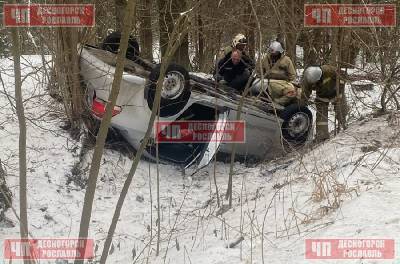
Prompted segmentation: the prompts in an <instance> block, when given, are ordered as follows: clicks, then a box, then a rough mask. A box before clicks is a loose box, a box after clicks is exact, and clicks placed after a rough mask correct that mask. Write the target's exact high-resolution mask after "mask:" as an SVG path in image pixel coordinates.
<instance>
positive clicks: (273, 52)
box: [254, 41, 297, 106]
mask: <svg viewBox="0 0 400 264" xmlns="http://www.w3.org/2000/svg"><path fill="white" fill-rule="evenodd" d="M261 65H262V68H261V69H258V71H259V73H260V72H262V73H263V77H264V79H265V80H264V85H265V86H267V87H268V92H269V94H270V96H271V99H272V100H273V101H274V102H276V103H278V104H281V105H283V106H287V105H289V104H291V103H294V102H295V101H296V100H297V97H296V96H297V89H296V87H295V86H294V85H293V83H292V82H293V81H295V79H296V70H295V68H294V65H293V62H292V60H291V59H290V58H289V57H288V56H287V55H285V50H284V49H283V47H282V44H281V43H280V42H278V41H273V42H272V43H271V44H270V45H269V48H268V55H267V56H266V57H265V58H264V59H263V60H262V61H261ZM254 86H255V89H258V90H259V91H261V81H259V82H258V83H257V84H255V85H254ZM265 86H264V87H265Z"/></svg>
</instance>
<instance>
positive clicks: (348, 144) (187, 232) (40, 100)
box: [0, 56, 400, 264]
mask: <svg viewBox="0 0 400 264" xmlns="http://www.w3.org/2000/svg"><path fill="white" fill-rule="evenodd" d="M23 61H24V64H26V66H24V69H23V73H24V75H26V74H30V76H29V77H27V79H26V80H25V82H24V84H23V91H24V98H25V99H28V98H31V99H29V100H28V101H26V102H25V106H26V114H27V117H28V118H29V121H28V148H27V152H28V217H29V228H30V232H31V234H32V236H34V237H54V238H56V237H77V235H78V229H79V220H80V216H81V209H82V205H83V198H84V190H82V189H81V188H80V187H78V186H76V185H74V183H71V182H70V181H69V179H70V177H71V175H72V171H73V170H72V169H73V167H74V165H75V163H76V162H78V160H79V153H80V149H81V143H80V141H76V140H73V139H72V138H71V137H70V136H69V135H68V133H66V132H65V131H63V130H62V129H61V128H60V125H62V118H63V114H62V106H61V105H60V104H59V103H56V102H55V101H54V100H53V99H52V98H50V97H49V96H48V95H47V90H46V89H45V79H44V78H43V75H42V74H41V72H43V70H42V69H38V67H40V66H41V58H40V57H39V56H30V57H25V60H23ZM29 65H30V66H29ZM0 67H1V68H2V70H0V72H1V76H2V78H3V80H4V82H5V86H6V87H5V90H4V89H3V88H2V85H0V88H1V89H0V146H1V152H0V159H1V160H2V162H3V164H4V166H5V168H6V170H7V173H8V176H7V181H8V185H9V186H10V188H11V190H12V192H13V194H14V204H13V205H14V208H15V209H16V211H17V212H18V210H19V209H18V206H19V205H18V121H17V118H16V115H15V113H13V109H12V107H11V105H10V102H9V101H8V99H7V96H6V95H5V92H7V94H9V96H11V100H12V96H13V93H14V92H13V89H14V87H13V70H12V61H11V60H9V59H4V60H2V61H0ZM5 69H7V70H5ZM35 69H38V70H39V74H36V73H35ZM376 89H378V88H376ZM378 92H379V90H374V91H372V92H369V95H368V98H366V99H365V100H366V102H367V103H368V104H376V100H377V96H376V94H377V93H378ZM348 95H349V97H350V101H351V100H355V99H354V98H355V97H354V96H352V94H351V92H349V94H348ZM351 102H352V103H351V105H352V107H353V108H354V105H355V104H357V105H358V104H361V101H360V100H355V101H351ZM354 109H355V108H354ZM357 109H359V110H360V109H364V110H360V111H361V113H360V114H363V115H365V114H366V113H368V111H369V110H368V109H369V108H362V107H361V106H360V107H359V108H357ZM352 121H353V123H352V124H351V125H350V127H349V128H348V130H346V131H345V132H342V133H340V134H339V135H338V136H337V137H335V138H334V139H332V140H331V141H329V142H327V143H325V144H323V145H320V146H317V147H314V148H313V149H307V150H303V151H302V152H300V153H291V154H290V155H288V156H287V157H285V158H281V159H277V160H274V161H269V162H264V163H262V164H259V165H257V166H255V167H245V166H244V165H242V164H239V163H236V164H235V176H234V179H233V186H234V190H233V208H232V209H230V210H229V211H227V212H224V213H222V211H221V210H220V209H219V207H218V204H217V195H216V188H215V185H214V166H215V179H216V183H217V184H216V185H217V186H218V192H219V194H220V196H221V197H220V199H219V202H220V203H221V205H222V204H227V201H226V200H224V199H223V197H222V196H224V194H225V191H226V186H227V181H228V173H229V165H228V164H224V163H221V162H217V163H216V164H214V165H210V166H209V167H208V168H205V169H203V170H201V171H199V172H198V173H196V174H195V175H193V176H191V177H190V176H188V175H186V176H184V175H182V173H181V172H180V170H179V169H178V168H175V167H174V166H170V165H159V173H160V199H161V221H160V224H161V251H160V255H159V256H158V257H157V256H156V241H157V223H158V221H157V210H156V205H157V202H156V173H157V167H156V164H154V163H149V162H146V161H141V162H140V164H139V167H138V169H137V172H136V174H135V177H134V181H133V184H132V185H131V188H130V191H129V195H128V196H127V198H126V201H125V204H124V208H123V210H122V213H121V216H120V221H119V223H118V226H117V230H116V232H115V236H114V240H113V246H112V252H111V253H110V254H111V255H110V256H109V258H108V263H133V262H134V260H136V262H135V263H196V264H198V263H199V264H202V263H204V264H205V263H207V264H208V263H310V261H309V260H305V257H304V254H305V252H304V239H305V238H336V237H339V238H345V237H348V238H356V237H359V238H392V239H396V238H397V237H398V236H399V235H400V225H399V224H400V216H399V214H398V211H400V203H399V201H400V177H399V176H400V139H399V131H400V114H399V113H397V114H393V115H383V116H380V117H376V118H374V117H372V116H371V115H368V116H364V117H363V118H360V116H355V117H354V118H352ZM91 153H92V152H89V153H88V154H87V155H86V161H85V162H84V163H83V164H82V170H83V172H84V173H86V174H87V171H88V168H89V164H90V162H89V160H90V156H91ZM131 163H132V161H131V160H130V159H129V158H128V157H126V156H124V155H122V154H121V153H119V152H117V151H113V150H110V149H107V150H105V152H104V156H103V161H102V164H101V170H100V175H99V181H98V186H97V191H96V197H95V203H94V208H93V214H92V221H91V227H90V237H92V238H94V239H95V241H96V244H97V245H98V250H97V256H99V254H100V253H101V250H102V244H103V242H104V240H105V237H106V233H107V230H108V226H109V224H110V220H111V217H112V214H113V211H114V208H115V204H116V201H117V199H118V195H119V192H120V191H121V188H122V185H123V183H124V180H125V179H126V175H127V173H128V171H129V168H130V166H131ZM222 207H223V206H222ZM6 216H7V217H8V218H10V219H11V220H12V221H13V222H14V224H15V227H9V226H5V225H0V237H1V238H17V237H18V236H19V227H18V221H17V218H16V216H15V215H14V214H13V211H12V210H8V212H7V214H6ZM240 237H243V241H242V243H240V244H238V245H237V246H235V247H234V248H227V246H228V245H229V244H230V243H232V242H235V241H237V240H238V239H239V238H240ZM2 242H3V241H1V242H0V244H1V245H0V246H1V248H3V245H2ZM96 248H97V247H96ZM0 252H1V253H0V260H3V252H2V250H1V251H0ZM133 255H134V256H133ZM399 258H400V256H399ZM263 260H264V261H263ZM7 262H8V261H7ZM398 262H399V263H400V259H399V260H398ZM13 263H17V262H16V261H13ZM41 263H45V262H44V261H42V262H41ZM312 263H338V262H337V261H331V262H329V261H313V262H312ZM340 263H378V262H376V261H366V260H353V261H349V260H347V261H344V262H343V261H341V262H340ZM379 263H397V262H396V260H389V261H387V262H379Z"/></svg>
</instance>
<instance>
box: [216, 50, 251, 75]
mask: <svg viewBox="0 0 400 264" xmlns="http://www.w3.org/2000/svg"><path fill="white" fill-rule="evenodd" d="M231 55H232V51H231V52H229V53H227V54H226V55H225V56H224V57H223V58H222V59H221V60H220V61H219V62H218V66H217V73H219V74H220V75H221V76H223V77H224V80H225V81H227V82H230V81H232V80H233V79H234V78H235V77H236V76H238V75H241V74H243V73H244V72H245V70H246V69H247V70H249V71H251V70H252V69H253V68H254V63H253V61H252V60H251V59H250V58H248V57H247V56H243V54H242V58H241V60H240V62H239V63H238V64H237V65H234V64H233V63H232V59H231Z"/></svg>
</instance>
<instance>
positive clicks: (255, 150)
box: [80, 46, 312, 167]
mask: <svg viewBox="0 0 400 264" xmlns="http://www.w3.org/2000/svg"><path fill="white" fill-rule="evenodd" d="M115 61H116V54H114V53H112V52H109V51H106V50H103V49H101V48H97V47H93V46H83V47H82V49H81V55H80V68H81V76H82V78H83V80H84V82H85V84H86V87H87V102H88V105H89V107H90V109H91V113H92V115H93V116H94V117H95V118H97V119H101V118H102V116H103V115H104V112H105V105H106V102H107V100H108V97H109V93H110V91H111V87H112V82H113V79H114V72H115ZM159 71H160V66H159V65H156V64H153V63H150V62H147V61H145V60H143V59H141V58H139V57H137V56H135V58H133V60H128V59H127V60H126V65H125V70H124V73H123V78H122V82H121V86H120V91H119V95H118V98H117V102H116V106H115V108H114V110H113V117H112V120H111V126H112V127H114V128H116V129H118V130H119V132H120V133H121V134H122V136H123V137H124V138H125V139H126V140H127V141H128V142H129V143H130V144H131V145H132V146H133V147H134V148H135V149H138V148H139V146H140V144H141V142H142V140H143V138H144V135H145V133H146V130H147V126H148V123H149V120H150V116H151V108H152V106H153V101H154V95H155V87H156V81H157V79H158V76H159ZM200 75H201V74H195V73H192V74H190V73H188V72H187V71H186V70H185V69H184V68H183V67H181V66H179V65H176V64H171V65H169V67H168V69H167V73H166V76H165V79H164V83H163V87H162V92H161V105H160V114H159V120H160V121H168V122H173V121H177V120H208V121H219V122H226V121H229V120H235V119H236V115H237V111H238V106H239V101H240V98H241V96H240V95H239V94H236V93H235V92H233V91H232V90H229V87H226V86H223V85H217V84H216V82H215V81H213V80H211V79H208V78H207V77H204V76H203V77H202V76H200ZM244 100H245V103H244V106H243V108H242V113H241V119H242V120H244V121H245V143H242V144H239V143H238V144H236V154H237V155H238V156H239V157H248V158H249V159H250V158H251V159H253V158H256V159H257V160H260V159H268V158H273V157H276V156H277V155H280V154H281V153H282V152H283V149H284V148H285V146H287V144H289V145H292V146H293V145H296V146H298V145H302V144H304V143H305V142H306V141H307V139H308V137H309V133H310V131H311V126H312V114H311V112H310V111H309V109H308V108H307V107H305V106H299V105H297V104H293V105H290V106H288V107H286V108H283V107H279V106H276V105H275V106H273V105H272V104H271V103H270V102H268V100H265V99H264V100H263V99H260V98H256V97H249V98H244ZM275 113H277V115H276V114H275ZM156 136H157V135H155V133H154V131H153V133H152V136H151V140H150V141H149V144H148V146H147V147H146V150H145V155H146V156H147V157H150V158H154V157H155V149H156V148H155V146H156V143H155V140H154V139H155V138H156ZM282 142H283V143H284V144H282ZM231 151H232V144H230V143H224V142H219V143H218V144H217V145H216V144H215V143H214V142H200V143H196V142H194V143H193V142H192V143H190V142H187V143H162V144H159V158H160V159H161V160H162V161H164V162H170V163H175V164H180V165H182V166H184V167H188V166H190V165H192V164H196V163H197V164H198V165H205V164H207V163H208V162H209V161H210V160H211V159H212V157H213V156H214V155H215V154H216V152H221V153H226V154H229V153H231Z"/></svg>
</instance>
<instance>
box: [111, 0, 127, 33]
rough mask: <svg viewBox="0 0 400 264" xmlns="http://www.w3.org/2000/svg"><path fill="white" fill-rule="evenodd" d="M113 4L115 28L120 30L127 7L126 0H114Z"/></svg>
mask: <svg viewBox="0 0 400 264" xmlns="http://www.w3.org/2000/svg"><path fill="white" fill-rule="evenodd" d="M114 1H115V2H114V4H115V29H116V31H119V32H121V31H122V26H123V24H124V17H125V16H124V14H125V10H126V8H127V3H126V0H114Z"/></svg>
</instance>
